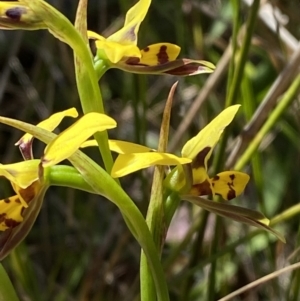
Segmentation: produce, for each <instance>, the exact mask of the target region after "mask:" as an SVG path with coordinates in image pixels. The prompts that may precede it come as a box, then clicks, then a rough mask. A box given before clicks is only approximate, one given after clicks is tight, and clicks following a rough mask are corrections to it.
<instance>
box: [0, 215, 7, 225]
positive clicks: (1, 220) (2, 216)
mask: <svg viewBox="0 0 300 301" xmlns="http://www.w3.org/2000/svg"><path fill="white" fill-rule="evenodd" d="M5 217H6V213H2V214H0V223H2V222H3V221H5Z"/></svg>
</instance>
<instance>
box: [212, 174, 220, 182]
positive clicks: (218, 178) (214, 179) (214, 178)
mask: <svg viewBox="0 0 300 301" xmlns="http://www.w3.org/2000/svg"><path fill="white" fill-rule="evenodd" d="M212 180H213V181H218V180H220V177H219V176H218V175H216V176H214V177H213V179H212Z"/></svg>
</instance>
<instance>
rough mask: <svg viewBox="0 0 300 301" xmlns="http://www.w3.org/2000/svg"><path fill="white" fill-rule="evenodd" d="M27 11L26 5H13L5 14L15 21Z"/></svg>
mask: <svg viewBox="0 0 300 301" xmlns="http://www.w3.org/2000/svg"><path fill="white" fill-rule="evenodd" d="M25 13H26V8H25V7H13V8H10V9H8V10H7V11H6V12H5V15H6V16H7V17H8V18H10V19H12V20H15V21H20V19H21V17H22V14H25Z"/></svg>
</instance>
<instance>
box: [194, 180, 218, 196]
mask: <svg viewBox="0 0 300 301" xmlns="http://www.w3.org/2000/svg"><path fill="white" fill-rule="evenodd" d="M191 194H192V195H198V196H200V195H212V194H213V193H212V190H211V186H210V182H209V181H208V180H205V181H204V182H202V183H199V184H196V185H193V186H192V189H191Z"/></svg>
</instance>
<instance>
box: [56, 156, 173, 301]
mask: <svg viewBox="0 0 300 301" xmlns="http://www.w3.org/2000/svg"><path fill="white" fill-rule="evenodd" d="M76 154H77V156H74V155H73V156H72V158H70V161H71V162H72V164H73V165H74V166H75V167H76V168H77V170H79V171H80V173H81V175H82V177H83V179H84V180H85V182H88V183H89V185H88V186H86V187H84V182H83V181H78V182H77V183H79V184H80V187H81V188H82V187H84V190H89V189H90V187H92V189H93V191H94V193H98V194H102V195H104V196H105V197H107V198H108V199H109V200H111V201H112V202H113V203H114V204H115V205H116V206H117V207H118V208H119V209H120V211H121V213H122V216H123V218H124V221H125V222H126V224H127V226H128V228H129V230H130V231H131V233H132V234H133V236H134V237H135V238H136V240H137V241H138V242H139V244H140V246H141V247H142V249H143V251H144V253H145V255H146V257H147V265H149V269H150V271H151V274H152V276H149V277H153V280H154V284H155V287H154V289H153V291H152V295H154V296H155V295H156V296H157V300H159V301H168V300H169V296H168V289H167V285H166V281H165V279H164V273H163V269H162V266H161V263H160V259H159V256H158V251H157V248H156V246H155V244H154V242H153V239H152V235H151V233H150V231H149V228H148V226H147V224H146V222H145V219H144V217H143V215H142V214H141V212H140V211H139V210H138V208H137V207H136V205H135V204H134V203H133V201H132V200H131V199H130V198H129V196H128V195H127V194H126V193H125V192H124V191H123V189H122V188H121V187H120V186H119V185H118V184H117V183H116V182H115V181H114V180H113V179H112V178H111V176H110V175H109V174H107V173H106V172H105V171H104V170H103V169H102V168H101V167H100V166H99V165H97V164H96V163H95V162H94V161H93V160H91V159H90V158H89V157H88V156H86V155H85V154H83V153H81V152H79V151H78V152H77V153H76ZM70 172H71V170H68V171H67V175H61V176H62V179H65V178H67V177H69V178H71V177H70ZM74 172H77V171H76V169H74ZM77 173H78V172H77ZM73 178H74V179H76V178H77V176H74V177H73ZM75 185H76V183H73V184H72V185H70V186H71V187H73V188H75ZM152 300H153V299H152Z"/></svg>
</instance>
